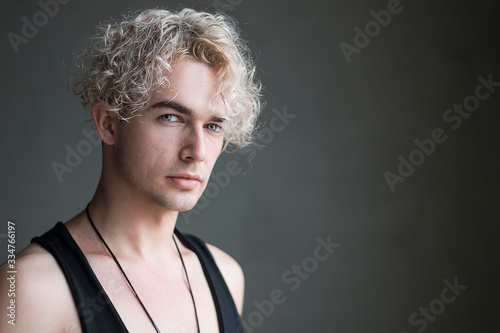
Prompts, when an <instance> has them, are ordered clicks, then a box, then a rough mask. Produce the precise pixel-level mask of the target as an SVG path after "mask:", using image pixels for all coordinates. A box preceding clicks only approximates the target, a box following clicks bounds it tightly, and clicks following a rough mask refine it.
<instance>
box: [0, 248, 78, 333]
mask: <svg viewBox="0 0 500 333" xmlns="http://www.w3.org/2000/svg"><path fill="white" fill-rule="evenodd" d="M7 264H8V263H7V262H6V263H4V264H2V265H1V266H0V293H1V295H2V297H0V308H1V309H2V310H1V312H2V317H6V315H4V314H3V313H4V312H5V310H4V309H7V308H8V307H10V309H9V310H8V311H7V315H9V314H11V315H10V316H9V318H10V319H14V321H11V322H10V323H9V322H8V321H6V320H2V321H0V331H1V332H35V331H36V332H67V331H69V330H68V326H67V325H68V323H69V321H70V320H72V319H73V320H74V319H76V321H77V322H78V315H77V311H76V308H75V307H74V305H73V299H72V295H71V292H70V290H69V286H68V284H67V282H66V279H65V277H64V274H63V273H62V271H61V269H60V268H59V265H58V264H57V262H56V260H55V259H54V257H52V255H51V254H50V253H49V252H47V251H46V250H45V249H44V248H42V247H41V246H40V245H38V244H31V245H30V246H28V247H27V248H26V249H24V250H23V251H22V252H20V253H19V254H18V255H17V256H16V262H15V265H16V266H15V273H9V271H11V269H9V268H8V266H7ZM4 295H8V296H9V297H4ZM75 316H76V318H75ZM14 323H15V325H13V324H14ZM73 323H74V321H73ZM72 331H73V332H78V329H77V330H76V331H75V330H74V328H73V330H72Z"/></svg>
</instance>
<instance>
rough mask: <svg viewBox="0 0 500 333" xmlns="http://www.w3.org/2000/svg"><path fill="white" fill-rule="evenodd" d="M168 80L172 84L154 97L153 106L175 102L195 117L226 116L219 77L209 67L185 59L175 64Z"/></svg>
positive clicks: (168, 84)
mask: <svg viewBox="0 0 500 333" xmlns="http://www.w3.org/2000/svg"><path fill="white" fill-rule="evenodd" d="M167 78H168V82H166V83H165V84H164V85H163V86H162V87H161V88H160V89H158V90H157V91H156V92H154V93H153V95H152V98H151V102H150V105H151V106H154V105H157V104H158V103H160V104H161V103H162V102H175V103H177V104H179V105H182V106H184V107H186V108H187V109H189V110H192V111H193V112H194V113H199V114H203V113H210V114H214V113H216V114H218V115H221V116H222V115H224V114H226V112H225V109H226V108H225V104H224V101H223V99H222V95H221V93H220V92H219V91H218V80H217V73H216V72H215V70H214V69H212V68H210V67H209V66H208V65H206V64H204V63H201V62H199V61H197V60H193V59H189V58H182V59H179V60H178V61H176V62H175V63H174V65H173V66H172V70H171V72H170V74H169V75H168V76H167Z"/></svg>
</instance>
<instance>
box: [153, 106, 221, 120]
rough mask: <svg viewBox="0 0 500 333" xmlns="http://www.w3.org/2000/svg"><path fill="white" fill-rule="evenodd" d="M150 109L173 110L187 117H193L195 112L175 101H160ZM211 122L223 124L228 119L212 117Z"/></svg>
mask: <svg viewBox="0 0 500 333" xmlns="http://www.w3.org/2000/svg"><path fill="white" fill-rule="evenodd" d="M150 108H151V109H173V110H175V111H177V112H179V113H182V114H185V115H187V116H192V115H193V114H194V112H193V110H191V109H190V108H188V107H186V106H184V105H182V104H179V103H177V102H174V101H160V102H157V103H155V104H153V105H152V106H151V107H150ZM210 121H214V122H217V123H223V122H225V121H226V119H225V118H223V117H218V116H212V117H210Z"/></svg>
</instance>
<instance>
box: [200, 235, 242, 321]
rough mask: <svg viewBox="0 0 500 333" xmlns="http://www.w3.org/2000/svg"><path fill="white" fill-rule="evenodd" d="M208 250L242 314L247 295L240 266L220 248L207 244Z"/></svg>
mask: <svg viewBox="0 0 500 333" xmlns="http://www.w3.org/2000/svg"><path fill="white" fill-rule="evenodd" d="M207 247H208V249H209V250H210V252H211V253H212V256H213V257H214V259H215V263H216V264H217V266H218V267H219V270H220V272H221V273H222V276H223V277H224V280H225V281H226V284H227V286H228V288H229V291H230V292H231V295H232V296H233V299H234V302H235V303H236V308H237V309H238V312H239V313H240V314H241V313H242V310H243V299H244V295H245V276H244V273H243V269H242V268H241V266H240V264H238V262H237V261H236V260H235V259H234V258H233V257H231V256H230V255H229V254H227V253H226V252H224V251H222V250H221V249H219V248H218V247H216V246H214V245H211V244H207Z"/></svg>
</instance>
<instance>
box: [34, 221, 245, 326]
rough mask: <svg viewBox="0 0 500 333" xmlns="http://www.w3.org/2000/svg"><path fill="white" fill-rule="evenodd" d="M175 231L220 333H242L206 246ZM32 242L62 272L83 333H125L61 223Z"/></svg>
mask: <svg viewBox="0 0 500 333" xmlns="http://www.w3.org/2000/svg"><path fill="white" fill-rule="evenodd" d="M174 232H175V235H176V236H177V237H178V238H179V239H180V241H181V242H182V243H183V244H184V245H185V246H186V247H187V248H189V249H190V250H191V251H193V252H194V253H195V254H196V255H197V256H198V259H199V261H200V263H201V266H202V268H203V272H204V273H205V277H206V279H207V282H208V285H209V286H210V291H211V292H212V297H213V299H214V303H215V308H216V310H217V319H218V322H219V331H220V332H221V333H236V332H243V328H242V325H241V318H240V316H239V314H238V311H237V310H236V306H235V304H234V301H233V298H232V297H231V293H230V292H229V289H228V287H227V285H226V283H225V281H224V279H223V277H222V275H221V273H220V271H219V269H218V268H217V265H216V264H215V261H214V258H213V257H212V255H211V253H210V251H209V250H208V248H207V246H206V244H205V243H204V242H203V241H202V240H201V239H199V238H198V237H196V236H193V235H188V234H185V235H184V234H182V233H181V232H179V231H178V230H177V229H175V231H174ZM31 242H32V243H33V242H36V243H38V244H40V245H41V246H43V247H44V248H45V249H46V250H47V251H49V252H50V253H51V254H52V256H54V258H55V259H56V260H57V262H58V264H59V266H60V267H61V269H62V271H63V272H64V275H65V276H66V280H67V281H68V283H69V286H70V288H71V291H72V293H73V298H74V300H75V304H76V306H77V309H78V315H79V317H80V324H81V326H82V330H83V332H84V333H115V332H116V333H122V332H128V330H127V328H126V327H125V325H124V324H123V321H122V320H121V318H120V316H119V315H118V312H117V311H116V309H115V307H114V306H113V304H112V303H111V300H110V299H109V297H108V295H107V294H106V292H105V291H104V289H103V288H102V286H101V283H100V282H99V280H98V279H97V277H96V275H95V274H94V271H93V270H92V268H91V267H90V265H89V263H88V261H87V258H86V257H85V255H84V254H83V252H82V251H81V249H80V248H79V247H78V245H77V243H76V242H75V240H74V239H73V237H72V236H71V234H70V233H69V231H68V229H67V228H66V226H65V225H64V224H63V223H62V222H58V223H57V224H56V225H55V227H54V228H52V229H51V230H49V231H47V232H46V233H45V234H43V235H42V236H40V237H35V238H33V239H32V240H31Z"/></svg>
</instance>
